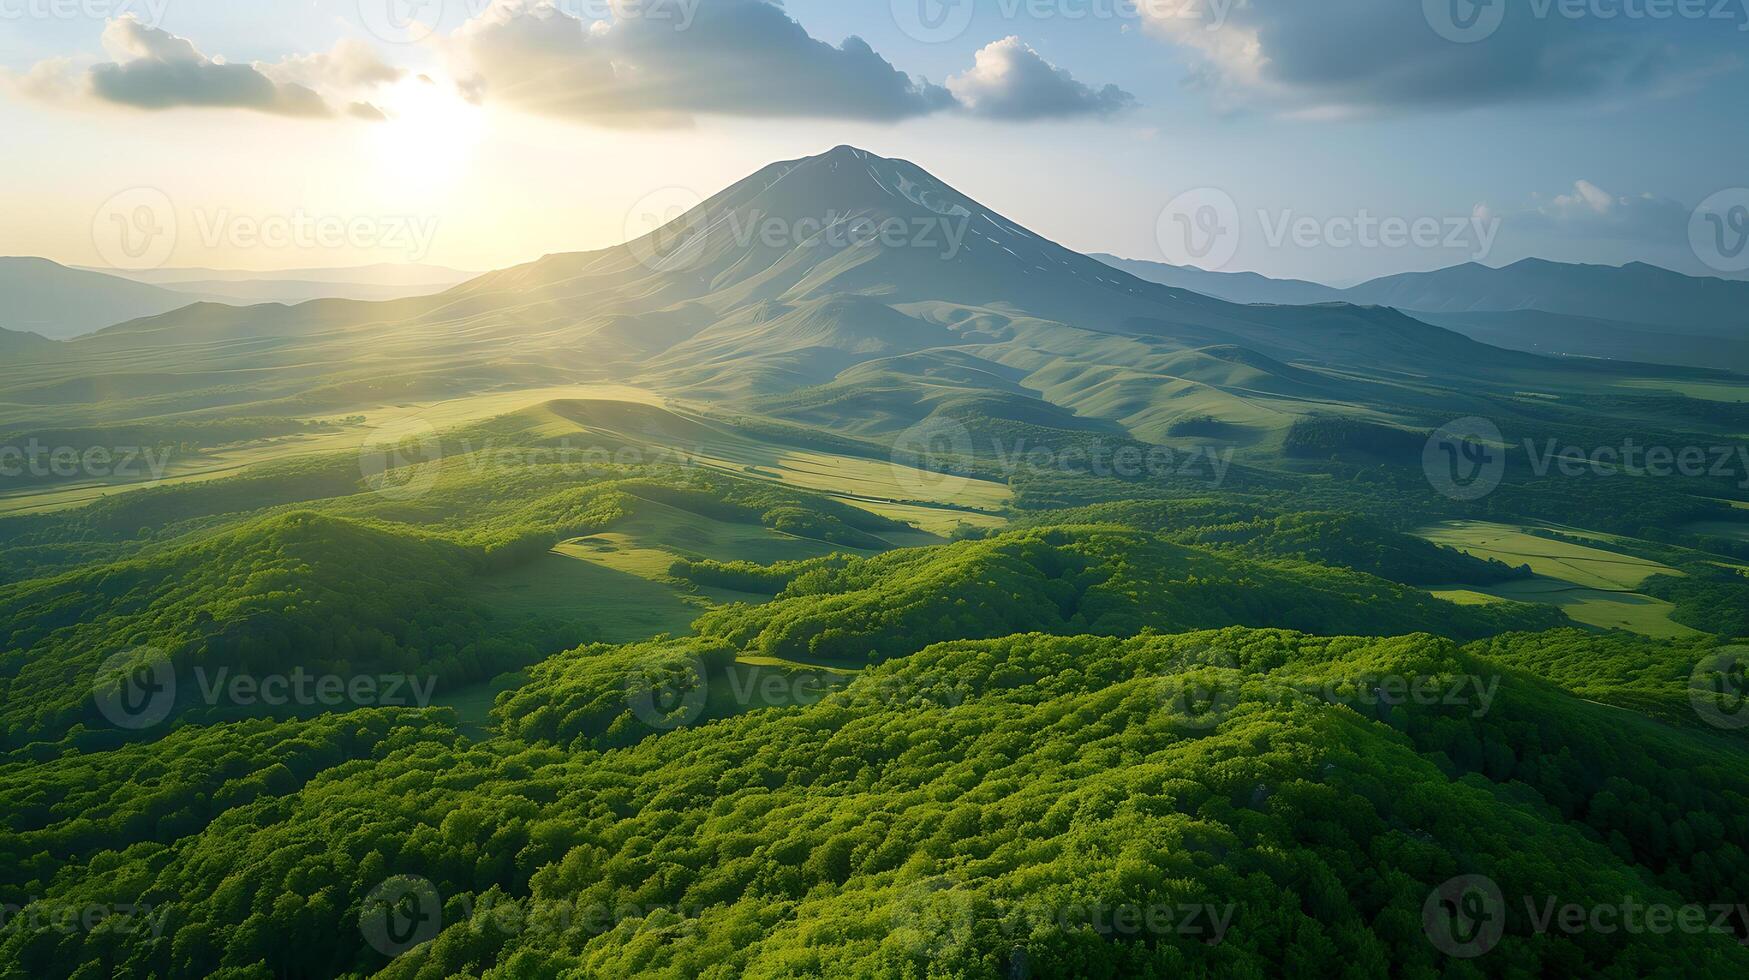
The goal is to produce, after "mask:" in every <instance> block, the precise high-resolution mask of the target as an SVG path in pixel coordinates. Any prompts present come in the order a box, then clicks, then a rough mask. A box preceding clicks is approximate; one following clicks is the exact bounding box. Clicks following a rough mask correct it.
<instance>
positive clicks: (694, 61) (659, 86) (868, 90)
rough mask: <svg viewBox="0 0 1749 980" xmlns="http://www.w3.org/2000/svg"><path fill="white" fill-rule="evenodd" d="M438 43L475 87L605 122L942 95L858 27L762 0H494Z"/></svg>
mask: <svg viewBox="0 0 1749 980" xmlns="http://www.w3.org/2000/svg"><path fill="white" fill-rule="evenodd" d="M688 15H690V18H689V17H688ZM445 47H446V48H447V50H448V52H449V53H450V55H451V57H452V59H453V60H454V61H455V62H457V69H458V77H463V78H466V79H468V82H467V86H468V88H469V89H470V90H471V91H474V92H477V93H479V94H480V96H482V97H484V98H487V99H491V100H494V101H500V102H504V103H508V104H513V105H516V106H519V107H521V108H524V109H527V110H529V111H533V112H538V113H543V114H546V115H553V116H564V117H573V118H579V119H586V120H589V121H593V122H598V123H605V124H610V125H624V126H648V125H684V124H686V123H688V122H690V121H691V119H692V118H693V117H694V116H696V115H701V114H717V115H732V116H791V117H836V118H851V119H872V120H897V119H903V118H906V117H909V116H917V115H923V114H925V113H929V112H933V111H936V110H938V109H941V108H944V107H946V106H948V105H950V104H951V103H952V96H951V95H949V94H948V92H947V90H946V89H943V88H941V87H940V86H937V85H931V84H929V83H928V82H926V81H915V80H913V79H912V78H911V77H910V76H908V75H906V74H905V73H903V72H901V71H899V70H898V69H896V68H894V67H893V66H892V65H891V64H889V63H888V62H887V61H886V60H885V59H884V58H882V57H881V56H880V55H878V54H876V53H875V51H874V49H873V48H871V47H869V46H868V43H867V42H865V41H863V40H862V39H861V38H858V37H851V38H848V39H846V40H845V41H844V43H843V44H841V45H839V46H837V47H833V46H832V45H830V44H827V43H825V42H824V41H819V40H815V39H814V38H812V37H810V36H809V35H808V33H807V31H805V30H804V29H803V28H802V26H801V25H800V24H798V23H796V22H795V21H794V20H791V19H790V17H789V16H788V15H787V14H786V13H784V11H783V9H782V8H781V7H779V6H777V5H775V4H772V3H767V2H764V0H716V2H709V3H702V4H700V5H699V6H698V7H697V8H696V9H692V8H691V5H690V3H686V2H683V0H646V2H644V3H641V4H637V5H635V7H634V6H628V7H627V8H626V10H625V11H623V12H622V14H621V16H619V17H617V18H615V19H614V20H612V21H594V22H587V23H586V22H584V21H582V20H580V19H578V18H575V17H572V16H570V15H569V14H566V13H564V12H563V11H561V10H559V9H558V8H557V7H556V6H555V5H554V4H553V3H552V2H551V0H496V2H494V3H493V4H492V6H491V7H490V8H489V9H487V10H486V11H485V12H484V13H482V14H481V15H480V16H479V17H476V18H474V19H473V20H471V21H469V22H468V23H467V24H466V25H464V26H463V27H462V28H461V29H460V30H458V31H457V32H456V33H455V34H454V35H453V36H451V37H450V38H449V39H448V40H447V42H446V43H445Z"/></svg>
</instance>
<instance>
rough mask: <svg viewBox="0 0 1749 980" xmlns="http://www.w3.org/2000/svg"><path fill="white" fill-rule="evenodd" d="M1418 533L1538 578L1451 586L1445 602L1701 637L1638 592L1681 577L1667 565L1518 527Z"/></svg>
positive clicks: (1604, 539) (1470, 524)
mask: <svg viewBox="0 0 1749 980" xmlns="http://www.w3.org/2000/svg"><path fill="white" fill-rule="evenodd" d="M1563 530H1564V531H1565V530H1566V529H1563ZM1419 533H1420V535H1421V537H1423V538H1426V539H1427V540H1429V541H1432V542H1434V543H1435V544H1442V545H1447V546H1449V547H1453V548H1456V549H1458V550H1460V551H1464V552H1468V553H1469V554H1471V555H1474V556H1475V557H1477V558H1494V559H1498V560H1499V561H1503V562H1505V563H1507V564H1509V565H1514V566H1517V565H1529V566H1530V568H1531V570H1532V571H1534V572H1535V573H1536V577H1534V578H1530V579H1526V580H1523V581H1519V582H1505V583H1501V584H1499V585H1491V586H1476V585H1452V586H1449V587H1446V588H1443V589H1438V590H1435V592H1434V594H1435V595H1437V596H1439V597H1440V598H1443V599H1450V600H1452V601H1453V602H1459V603H1478V602H1493V601H1498V600H1503V599H1511V600H1515V601H1518V602H1540V603H1544V604H1547V605H1552V606H1558V607H1560V608H1561V610H1562V611H1564V612H1565V613H1566V614H1567V615H1568V616H1570V617H1572V619H1573V620H1574V621H1575V622H1579V623H1584V624H1585V625H1587V626H1595V627H1598V628H1600V629H1624V630H1630V631H1632V632H1635V633H1641V634H1643V635H1646V636H1652V637H1659V638H1676V637H1684V636H1696V635H1698V632H1697V631H1695V630H1692V629H1689V628H1688V627H1686V626H1683V625H1682V624H1680V623H1677V622H1674V621H1672V620H1671V619H1670V613H1671V612H1673V611H1674V610H1675V606H1673V605H1671V604H1670V603H1668V602H1664V601H1663V600H1660V599H1654V598H1652V597H1651V596H1647V595H1641V594H1640V593H1637V592H1635V591H1634V589H1635V588H1637V587H1639V585H1640V584H1641V583H1643V582H1645V580H1646V579H1648V578H1650V577H1651V576H1653V575H1680V574H1682V573H1681V572H1679V571H1677V570H1676V569H1673V568H1670V567H1669V566H1666V565H1661V564H1659V563H1657V562H1654V561H1648V560H1646V559H1644V558H1635V557H1633V556H1631V555H1624V554H1620V553H1618V552H1614V551H1608V550H1605V549H1604V548H1602V547H1597V548H1592V547H1586V546H1584V545H1577V544H1569V543H1567V542H1564V541H1551V540H1548V539H1547V538H1539V537H1537V536H1535V535H1532V534H1527V533H1525V531H1524V530H1522V529H1521V528H1516V527H1511V526H1509V525H1505V524H1491V523H1487V522H1484V521H1459V522H1451V523H1447V524H1440V525H1436V526H1434V527H1430V528H1424V529H1422V530H1421V531H1420V532H1419ZM1568 533H1577V532H1568ZM1586 537H1588V538H1590V539H1592V540H1595V541H1597V542H1598V543H1599V544H1600V545H1602V544H1607V543H1608V541H1609V538H1610V536H1608V535H1592V534H1586Z"/></svg>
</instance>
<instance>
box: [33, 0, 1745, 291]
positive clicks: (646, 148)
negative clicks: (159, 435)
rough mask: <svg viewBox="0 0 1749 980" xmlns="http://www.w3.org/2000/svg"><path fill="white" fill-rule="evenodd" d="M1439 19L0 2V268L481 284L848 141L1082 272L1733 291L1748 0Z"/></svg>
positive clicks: (1461, 2) (967, 8) (1381, 12)
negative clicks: (388, 266) (1540, 277)
mask: <svg viewBox="0 0 1749 980" xmlns="http://www.w3.org/2000/svg"><path fill="white" fill-rule="evenodd" d="M1451 2H1452V4H1453V6H1452V7H1451V9H1450V10H1446V9H1445V8H1444V7H1442V5H1441V3H1440V2H1438V0H1434V2H1429V3H1426V4H1413V3H1402V2H1401V0H1339V2H1333V3H1329V4H1322V5H1319V7H1318V9H1317V10H1316V11H1315V12H1313V11H1311V10H1310V9H1308V7H1307V5H1304V4H1298V3H1292V2H1289V0H1260V2H1255V3H1251V4H1248V5H1243V6H1240V5H1235V4H1233V3H1231V2H1229V0H1138V2H1135V3H1127V4H1126V3H1113V2H1107V0H1048V2H1047V0H1038V2H1032V0H976V2H975V3H974V2H972V0H958V2H947V3H941V2H938V0H890V2H889V0H854V2H829V0H788V2H787V3H782V4H779V3H775V2H770V0H490V2H488V0H426V2H416V3H407V2H406V0H317V2H313V3H309V4H302V5H287V4H272V3H268V2H265V0H235V2H229V3H225V2H218V0H128V2H124V0H78V2H57V0H4V2H3V4H0V15H3V16H0V131H4V132H5V133H7V134H8V135H7V138H6V143H7V177H8V179H7V180H6V181H4V182H3V185H0V209H3V211H4V213H5V214H7V216H8V218H9V220H8V221H7V222H6V223H5V225H4V226H3V227H0V254H7V255H38V256H43V257H46V258H50V259H53V260H55V261H59V262H63V263H66V264H70V265H82V266H94V267H100V268H101V267H117V268H155V267H205V268H217V269H244V270H267V269H295V268H326V267H340V266H351V265H363V264H369V263H377V262H390V263H406V262H419V263H431V264H437V265H443V266H449V267H453V268H460V269H476V270H485V269H495V268H502V267H506V266H509V265H513V264H517V263H520V262H524V261H528V260H531V259H534V258H537V257H539V256H540V255H542V254H546V253H552V252H565V251H579V250H586V249H592V248H600V247H605V246H608V245H613V244H617V243H619V242H622V241H625V240H627V239H629V238H633V237H636V236H637V235H639V234H642V233H643V232H645V231H648V230H649V225H650V223H651V222H652V221H654V220H660V219H661V218H662V217H663V216H665V215H671V214H672V213H673V211H674V209H675V208H677V207H683V206H684V205H685V203H686V202H687V201H689V200H696V199H698V198H702V197H704V196H708V195H710V194H712V193H715V192H716V191H718V190H720V189H722V188H723V187H725V186H727V185H728V184H730V183H732V182H733V181H735V180H738V179H740V178H741V177H744V176H745V175H746V174H748V173H751V172H753V171H755V170H757V169H759V168H760V167H761V166H763V165H765V164H768V163H770V162H772V161H774V160H780V159H793V158H797V157H801V156H806V155H810V154H816V153H819V152H822V151H824V150H825V149H827V148H829V147H831V146H833V145H836V144H853V145H856V146H860V147H865V148H867V149H868V150H870V151H872V152H874V153H877V154H880V155H883V156H888V157H902V158H906V159H910V160H912V161H914V162H916V163H918V164H919V165H921V166H923V167H925V168H927V169H928V170H929V171H931V172H932V173H934V174H936V175H937V176H939V177H940V178H942V179H943V180H944V181H946V182H948V183H949V184H952V185H953V186H956V187H959V188H961V189H963V190H964V191H966V192H967V193H970V194H973V195H975V196H977V197H978V198H979V199H980V200H981V201H983V202H984V203H986V204H988V205H989V206H990V207H992V208H994V209H996V210H998V211H1000V212H1002V213H1004V214H1007V215H1010V216H1012V217H1013V218H1014V219H1015V220H1017V221H1020V222H1022V223H1024V224H1025V225H1026V226H1028V227H1031V228H1034V229H1036V230H1038V231H1039V232H1040V233H1042V234H1045V235H1048V236H1050V237H1052V238H1054V239H1056V240H1057V241H1059V242H1061V243H1063V244H1064V245H1067V246H1069V247H1071V248H1075V249H1078V250H1081V251H1085V252H1110V253H1115V254H1119V255H1123V256H1125V257H1130V258H1137V259H1146V260H1153V261H1172V262H1176V263H1181V264H1186V263H1187V264H1195V265H1200V266H1203V267H1213V268H1220V269H1223V270H1225V271H1256V272H1261V273H1263V274H1265V275H1269V276H1274V277H1291V278H1307V279H1314V280H1318V281H1323V282H1330V283H1335V284H1351V283H1354V282H1359V281H1361V280H1365V279H1369V278H1373V277H1376V276H1380V275H1387V274H1390V273H1394V272H1400V271H1406V270H1419V269H1431V268H1437V267H1443V266H1449V265H1455V264H1460V263H1463V262H1468V261H1481V262H1483V263H1484V264H1488V265H1504V264H1508V263H1510V262H1513V261H1516V260H1518V259H1521V258H1524V257H1528V256H1537V257H1542V258H1548V259H1554V260H1559V261H1576V262H1600V263H1606V264H1622V263H1626V262H1632V261H1645V262H1649V263H1652V264H1655V265H1660V266H1664V267H1667V268H1672V269H1676V270H1678V271H1681V272H1685V273H1689V274H1696V275H1726V276H1731V277H1741V276H1742V274H1743V269H1742V268H1740V267H1738V266H1737V265H1735V264H1733V263H1730V262H1721V261H1718V259H1719V258H1720V257H1719V256H1718V255H1712V254H1708V253H1707V250H1706V249H1704V248H1700V249H1697V248H1696V246H1695V242H1694V235H1695V233H1696V231H1697V229H1699V230H1701V231H1704V230H1705V229H1706V228H1707V227H1708V226H1707V225H1706V213H1704V212H1706V211H1707V209H1708V208H1711V209H1713V210H1714V211H1715V212H1716V214H1717V215H1718V216H1719V217H1720V218H1721V220H1724V219H1728V218H1730V217H1732V216H1734V215H1736V214H1738V213H1739V211H1738V209H1737V208H1738V206H1741V205H1745V204H1749V190H1743V187H1744V185H1746V184H1749V167H1746V166H1745V165H1746V164H1749V133H1746V132H1745V128H1744V127H1742V126H1741V125H1736V126H1729V125H1721V124H1720V122H1719V121H1720V120H1722V119H1731V118H1736V117H1738V116H1740V107H1739V106H1738V100H1739V98H1740V94H1741V92H1742V91H1743V89H1744V85H1743V83H1744V64H1743V55H1744V52H1745V45H1749V31H1746V30H1745V28H1749V4H1743V5H1734V6H1733V5H1725V6H1719V5H1714V4H1707V5H1704V6H1705V7H1706V9H1705V10H1704V11H1699V10H1698V8H1694V7H1691V6H1688V5H1680V4H1678V5H1675V6H1674V7H1673V8H1671V11H1670V12H1669V15H1668V16H1653V15H1651V14H1650V13H1648V11H1650V10H1651V9H1652V8H1649V7H1645V6H1643V5H1636V6H1634V7H1633V8H1632V9H1633V10H1638V11H1639V14H1638V16H1635V15H1634V14H1633V13H1632V11H1631V10H1630V8H1629V7H1627V6H1623V5H1620V4H1617V3H1615V2H1613V0H1586V2H1582V3H1568V4H1556V5H1553V6H1549V7H1547V8H1546V11H1545V9H1544V8H1543V7H1539V6H1536V5H1531V6H1528V7H1521V6H1518V5H1512V6H1509V7H1504V8H1502V7H1495V6H1493V5H1491V4H1480V5H1472V4H1470V0H1451ZM1470 13H1475V14H1477V15H1478V17H1479V19H1478V20H1473V21H1472V20H1470V19H1468V18H1467V17H1466V16H1463V15H1465V14H1470ZM1447 14H1451V15H1452V16H1451V17H1449V18H1448V17H1447V16H1446V15H1447ZM1496 15H1498V16H1496ZM1466 25H1467V26H1466ZM1357 38H1360V39H1364V41H1365V43H1356V39H1357ZM1357 52H1358V54H1357ZM190 147H199V148H200V152H198V153H194V154H191V153H190V152H189V149H190ZM1739 199H1741V200H1739ZM142 208H144V209H145V210H144V211H142V210H141V209H142ZM1211 209H1212V210H1211ZM1742 213H1745V214H1749V211H1743V212H1742ZM1209 215H1213V216H1214V217H1215V218H1217V219H1218V220H1220V221H1221V222H1224V223H1226V224H1233V223H1235V222H1236V224H1237V226H1238V228H1239V229H1240V230H1239V233H1238V234H1237V235H1234V236H1232V239H1231V240H1230V242H1229V244H1230V248H1226V249H1217V250H1216V251H1215V252H1213V253H1212V254H1210V253H1203V254H1184V253H1183V252H1182V250H1181V249H1180V248H1179V247H1178V245H1177V241H1178V239H1177V237H1176V236H1177V234H1178V231H1177V226H1176V224H1175V222H1176V221H1178V220H1185V219H1189V220H1193V221H1199V220H1200V219H1202V218H1204V217H1206V216H1209ZM142 216H146V217H148V218H150V219H152V220H151V221H148V225H151V224H152V223H153V222H156V224H155V225H154V226H153V227H145V226H139V225H138V224H137V222H138V221H139V220H140V219H141V217H142ZM130 223H133V224H130ZM167 224H171V225H173V226H174V234H173V235H170V236H167V238H166V237H165V236H160V237H159V238H158V239H154V240H155V241H159V242H160V243H161V244H160V245H159V246H158V247H156V248H155V249H139V248H135V247H133V246H132V245H131V244H130V243H129V242H126V241H123V240H122V237H121V236H125V235H129V234H133V235H135V236H136V237H137V236H138V235H140V234H142V233H143V232H144V231H159V232H161V231H162V230H163V229H164V227H165V226H166V225H167ZM1720 227H1721V233H1722V231H1723V230H1724V228H1725V226H1724V225H1720ZM1369 229H1370V231H1369ZM1392 229H1404V230H1409V229H1418V231H1416V232H1415V233H1413V234H1407V235H1395V236H1393V235H1392V234H1391V231H1392ZM1434 230H1437V234H1427V233H1428V232H1431V231H1434ZM165 241H167V242H168V243H167V244H162V242H165ZM135 253H138V254H135Z"/></svg>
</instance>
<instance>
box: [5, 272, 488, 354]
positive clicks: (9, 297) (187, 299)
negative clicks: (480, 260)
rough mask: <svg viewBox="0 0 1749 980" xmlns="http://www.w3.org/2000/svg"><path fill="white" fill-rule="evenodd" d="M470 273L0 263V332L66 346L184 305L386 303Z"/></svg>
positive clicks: (442, 287) (437, 289)
mask: <svg viewBox="0 0 1749 980" xmlns="http://www.w3.org/2000/svg"><path fill="white" fill-rule="evenodd" d="M473 275H474V274H473V273H470V272H461V271H458V270H455V269H446V268H443V267H441V266H429V265H387V264H384V265H371V266H360V267H357V268H352V269H295V270H288V271H283V272H251V271H234V270H233V271H225V270H216V269H158V270H152V271H146V272H120V271H115V270H104V269H90V268H78V267H70V266H64V265H61V264H60V263H57V262H51V261H49V260H48V259H41V258H31V257H0V300H3V302H0V330H10V331H14V332H29V333H34V334H38V335H40V336H42V337H46V338H49V339H52V340H67V339H70V338H73V337H78V336H81V335H84V334H88V333H91V332H93V331H96V330H101V329H102V328H104V327H108V326H111V325H114V324H117V323H125V322H127V321H129V320H137V319H139V318H141V317H149V316H157V315H158V314H160V313H166V312H169V311H170V310H175V309H180V308H182V307H184V306H188V305H189V304H191V303H199V302H217V303H226V304H229V305H233V306H250V305H254V304H257V303H286V304H292V303H304V302H308V301H310V300H314V299H359V300H391V299H402V298H404V297H408V296H424V295H428V294H430V293H435V292H441V291H442V290H445V289H448V288H450V287H451V286H454V285H456V284H457V283H460V282H464V281H466V280H467V279H469V278H472V276H473Z"/></svg>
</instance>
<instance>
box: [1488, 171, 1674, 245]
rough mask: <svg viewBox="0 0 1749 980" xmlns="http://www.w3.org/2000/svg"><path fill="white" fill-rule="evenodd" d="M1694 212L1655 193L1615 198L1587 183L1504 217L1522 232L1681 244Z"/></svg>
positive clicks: (1615, 195) (1581, 182)
mask: <svg viewBox="0 0 1749 980" xmlns="http://www.w3.org/2000/svg"><path fill="white" fill-rule="evenodd" d="M1690 214H1691V209H1689V208H1687V207H1684V206H1683V205H1682V204H1681V203H1680V202H1678V201H1673V200H1671V199H1669V198H1665V197H1658V196H1656V195H1653V194H1637V195H1627V194H1615V193H1611V192H1610V191H1607V190H1604V189H1603V188H1601V187H1599V186H1597V185H1596V184H1594V183H1592V182H1591V181H1588V180H1579V181H1575V182H1574V184H1573V189H1572V192H1571V193H1567V194H1558V195H1556V196H1555V197H1553V198H1550V199H1547V200H1543V201H1540V202H1539V203H1538V204H1537V205H1536V206H1535V207H1532V208H1528V209H1525V210H1522V211H1519V212H1516V213H1514V214H1510V215H1507V216H1505V218H1504V220H1505V221H1507V222H1509V223H1511V224H1512V225H1513V226H1514V227H1516V228H1518V229H1521V230H1529V231H1540V232H1545V233H1550V234H1557V235H1566V236H1573V237H1578V238H1585V239H1591V240H1597V239H1609V240H1613V241H1636V242H1662V243H1680V242H1686V241H1687V240H1688V221H1689V217H1690Z"/></svg>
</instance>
